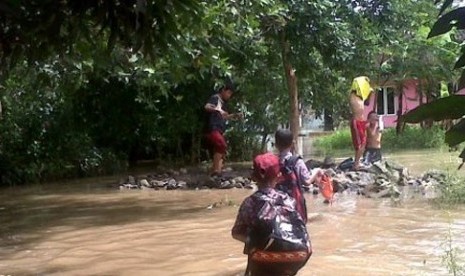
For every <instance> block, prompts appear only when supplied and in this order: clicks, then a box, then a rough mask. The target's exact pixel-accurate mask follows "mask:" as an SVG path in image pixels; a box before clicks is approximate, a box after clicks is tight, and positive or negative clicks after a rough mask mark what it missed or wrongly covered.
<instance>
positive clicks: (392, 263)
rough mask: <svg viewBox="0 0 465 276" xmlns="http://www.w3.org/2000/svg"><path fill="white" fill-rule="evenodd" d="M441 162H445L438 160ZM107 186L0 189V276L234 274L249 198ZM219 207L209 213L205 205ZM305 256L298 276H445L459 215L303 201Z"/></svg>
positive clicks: (424, 207)
mask: <svg viewBox="0 0 465 276" xmlns="http://www.w3.org/2000/svg"><path fill="white" fill-rule="evenodd" d="M446 159H447V158H446ZM105 182H107V180H99V181H95V182H92V181H90V182H89V181H87V182H79V181H74V182H69V183H67V184H66V185H45V186H32V187H27V188H14V189H13V188H10V189H4V190H0V191H1V195H0V219H1V224H0V275H8V274H9V275H213V276H217V275H218V276H220V275H241V274H242V273H243V272H244V269H245V265H246V256H245V255H243V254H242V245H241V244H240V243H239V242H237V241H235V240H233V239H232V238H231V236H230V229H231V226H232V224H233V222H234V219H235V216H236V213H237V208H238V207H237V205H239V204H240V202H241V201H242V199H243V198H244V197H246V196H247V195H249V194H250V193H251V191H249V190H227V191H226V190H201V191H119V190H115V189H111V188H108V187H107V186H106V183H105ZM215 202H222V203H224V204H219V205H220V206H219V207H218V208H213V209H208V208H207V206H209V205H211V204H212V203H215ZM308 208H309V212H310V215H311V221H310V222H309V225H308V227H309V231H310V234H311V237H312V242H313V249H314V255H313V256H312V258H311V259H310V261H309V263H308V264H307V266H306V267H305V268H304V269H303V270H302V271H301V273H299V275H447V268H446V266H445V265H443V264H441V258H442V257H443V256H444V255H445V250H446V246H445V245H446V244H445V242H446V239H447V233H448V232H449V230H451V232H452V239H453V241H454V242H453V245H454V246H458V247H460V246H462V249H465V248H464V245H465V237H464V236H463V230H464V229H465V213H464V212H463V210H452V211H445V210H439V209H435V208H433V207H432V206H431V205H429V204H428V203H427V202H425V201H422V200H409V201H406V202H404V203H402V204H400V205H393V204H392V203H391V201H390V200H371V199H365V198H362V197H358V196H356V195H350V194H347V195H341V196H340V197H339V198H338V199H337V201H336V202H335V203H334V204H333V205H332V206H327V205H325V204H323V203H322V199H321V198H320V197H316V198H314V197H313V196H311V195H308Z"/></svg>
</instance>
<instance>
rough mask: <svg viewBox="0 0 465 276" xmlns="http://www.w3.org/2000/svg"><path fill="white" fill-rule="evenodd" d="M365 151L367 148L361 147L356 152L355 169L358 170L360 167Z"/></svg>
mask: <svg viewBox="0 0 465 276" xmlns="http://www.w3.org/2000/svg"><path fill="white" fill-rule="evenodd" d="M364 150H365V146H364V145H363V146H361V147H360V148H359V149H358V150H356V151H355V161H354V169H356V170H357V169H358V168H359V167H360V159H361V158H362V154H363V152H364Z"/></svg>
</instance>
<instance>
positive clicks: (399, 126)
mask: <svg viewBox="0 0 465 276" xmlns="http://www.w3.org/2000/svg"><path fill="white" fill-rule="evenodd" d="M397 89H398V92H399V97H398V99H399V103H398V106H397V124H396V133H397V135H399V134H400V133H401V131H402V129H403V122H402V113H403V110H402V109H403V101H404V84H403V83H402V82H401V83H400V85H398V86H397Z"/></svg>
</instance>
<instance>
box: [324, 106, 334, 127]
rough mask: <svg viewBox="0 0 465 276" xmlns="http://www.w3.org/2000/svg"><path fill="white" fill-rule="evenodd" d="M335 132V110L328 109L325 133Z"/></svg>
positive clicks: (326, 111)
mask: <svg viewBox="0 0 465 276" xmlns="http://www.w3.org/2000/svg"><path fill="white" fill-rule="evenodd" d="M333 130H334V119H333V109H332V108H330V107H328V108H325V111H324V131H333Z"/></svg>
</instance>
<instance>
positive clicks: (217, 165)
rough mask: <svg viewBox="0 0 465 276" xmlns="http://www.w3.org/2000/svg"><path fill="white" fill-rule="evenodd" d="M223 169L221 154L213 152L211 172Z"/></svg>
mask: <svg viewBox="0 0 465 276" xmlns="http://www.w3.org/2000/svg"><path fill="white" fill-rule="evenodd" d="M222 169H223V154H221V153H219V152H215V153H214V154H213V164H212V173H218V174H219V173H221V170H222Z"/></svg>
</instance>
